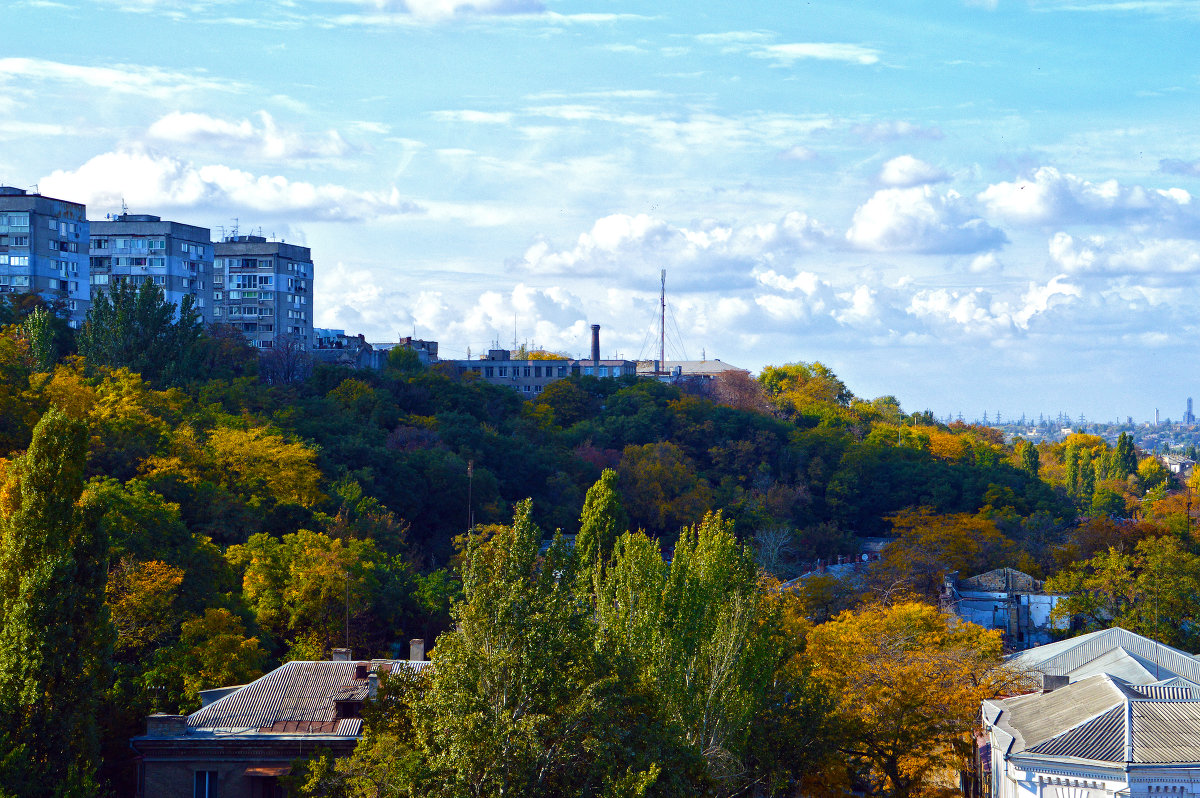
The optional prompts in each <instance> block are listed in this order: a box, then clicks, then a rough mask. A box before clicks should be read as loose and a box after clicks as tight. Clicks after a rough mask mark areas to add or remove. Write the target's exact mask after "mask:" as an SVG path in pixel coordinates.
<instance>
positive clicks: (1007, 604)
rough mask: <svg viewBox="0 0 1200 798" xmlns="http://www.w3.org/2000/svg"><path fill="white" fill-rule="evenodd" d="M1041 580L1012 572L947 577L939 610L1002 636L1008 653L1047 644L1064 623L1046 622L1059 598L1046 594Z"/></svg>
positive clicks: (1019, 572) (1062, 628) (949, 575)
mask: <svg viewBox="0 0 1200 798" xmlns="http://www.w3.org/2000/svg"><path fill="white" fill-rule="evenodd" d="M1043 587H1044V584H1043V582H1042V581H1041V580H1038V579H1034V578H1033V577H1032V576H1030V575H1029V574H1027V573H1024V572H1022V571H1018V570H1016V569H1014V568H997V569H996V570H994V571H988V572H987V573H983V574H979V575H977V576H972V577H969V578H967V579H959V578H958V574H957V573H951V574H948V575H947V576H946V578H945V580H944V582H943V584H942V595H941V606H942V608H943V609H945V610H948V611H950V612H953V613H954V614H955V615H957V616H958V617H960V618H962V619H963V620H966V621H970V622H971V623H975V624H978V625H980V626H982V627H984V628H985V629H999V630H1001V631H1002V632H1003V633H1004V637H1005V643H1006V645H1007V646H1008V648H1009V649H1022V648H1029V647H1030V646H1037V645H1041V644H1043V643H1049V642H1050V640H1051V639H1052V632H1053V631H1054V630H1065V629H1066V628H1067V625H1068V624H1067V623H1066V622H1060V623H1058V624H1055V623H1053V622H1052V621H1051V620H1050V612H1051V611H1052V610H1053V609H1054V605H1055V604H1057V603H1058V601H1059V599H1060V598H1062V597H1061V596H1057V595H1054V594H1050V593H1046V592H1045V591H1044V589H1043Z"/></svg>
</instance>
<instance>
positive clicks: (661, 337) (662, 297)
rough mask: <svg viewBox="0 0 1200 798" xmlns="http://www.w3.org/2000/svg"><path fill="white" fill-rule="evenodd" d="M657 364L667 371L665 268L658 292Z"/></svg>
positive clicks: (663, 370)
mask: <svg viewBox="0 0 1200 798" xmlns="http://www.w3.org/2000/svg"><path fill="white" fill-rule="evenodd" d="M658 306H659V317H658V366H659V368H660V369H662V372H663V373H664V374H665V373H666V372H667V270H666V269H663V270H662V290H661V291H660V292H659V294H658Z"/></svg>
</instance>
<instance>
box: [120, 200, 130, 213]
mask: <svg viewBox="0 0 1200 798" xmlns="http://www.w3.org/2000/svg"><path fill="white" fill-rule="evenodd" d="M127 213H129V206H128V205H126V204H125V198H124V197H121V215H122V216H124V215H125V214H127Z"/></svg>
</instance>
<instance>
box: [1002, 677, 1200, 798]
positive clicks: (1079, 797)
mask: <svg viewBox="0 0 1200 798" xmlns="http://www.w3.org/2000/svg"><path fill="white" fill-rule="evenodd" d="M1048 687H1049V688H1050V689H1049V690H1048V691H1043V692H1039V693H1032V694H1029V695H1023V696H1017V697H1014V698H1007V699H1003V700H998V701H985V702H984V704H983V724H984V731H985V732H986V733H987V735H988V748H987V751H986V754H987V761H986V762H985V768H984V777H985V781H984V783H985V784H986V785H987V788H988V790H987V791H988V794H989V795H990V796H991V798H1043V797H1044V796H1050V797H1051V798H1103V797H1106V796H1113V798H1116V796H1130V797H1131V798H1132V796H1142V795H1147V796H1148V795H1152V794H1153V795H1160V794H1163V793H1166V794H1174V795H1180V794H1190V793H1191V792H1192V791H1193V790H1194V788H1195V777H1196V774H1197V773H1200V688H1197V686H1196V685H1194V684H1192V683H1190V682H1186V681H1184V680H1176V679H1169V680H1165V681H1163V682H1156V683H1152V684H1146V685H1142V684H1131V683H1130V682H1128V681H1126V680H1124V679H1122V678H1120V677H1118V676H1112V675H1110V674H1106V673H1101V674H1097V675H1094V676H1089V677H1087V678H1085V679H1081V680H1079V681H1077V682H1073V683H1070V684H1067V685H1063V686H1059V687H1057V689H1054V685H1053V683H1051V684H1050V685H1049V686H1048Z"/></svg>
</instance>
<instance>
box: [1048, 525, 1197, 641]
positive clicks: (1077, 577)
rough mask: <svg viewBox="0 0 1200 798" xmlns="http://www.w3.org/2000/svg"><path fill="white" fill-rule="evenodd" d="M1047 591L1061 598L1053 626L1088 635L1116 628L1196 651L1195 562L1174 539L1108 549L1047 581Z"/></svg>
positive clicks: (1156, 538)
mask: <svg viewBox="0 0 1200 798" xmlns="http://www.w3.org/2000/svg"><path fill="white" fill-rule="evenodd" d="M1046 591H1047V592H1050V593H1059V594H1062V595H1063V596H1064V598H1062V599H1061V600H1059V602H1058V603H1057V604H1056V605H1055V607H1054V611H1053V613H1052V617H1053V618H1054V619H1055V620H1057V621H1064V622H1065V621H1070V620H1075V621H1078V622H1081V623H1082V624H1083V625H1084V627H1085V628H1086V629H1088V630H1089V631H1092V630H1096V629H1105V628H1108V627H1109V626H1121V627H1123V628H1125V629H1129V630H1130V631H1134V632H1137V633H1139V634H1143V635H1146V636H1147V637H1151V638H1153V639H1155V640H1160V641H1162V642H1164V643H1166V644H1167V645H1171V646H1175V647H1178V648H1184V649H1195V648H1196V647H1197V646H1198V645H1200V633H1197V631H1196V630H1197V629H1198V628H1200V612H1198V611H1197V607H1198V606H1200V557H1197V556H1196V555H1195V554H1193V553H1191V552H1189V551H1188V550H1187V549H1186V548H1184V546H1183V544H1182V543H1181V542H1180V541H1179V540H1178V539H1177V538H1174V537H1171V536H1167V535H1164V536H1160V537H1148V538H1144V539H1142V540H1139V541H1138V542H1137V543H1136V545H1135V546H1134V547H1133V549H1132V551H1120V550H1118V549H1116V548H1110V549H1108V550H1107V551H1105V552H1101V553H1099V554H1097V555H1095V556H1094V557H1092V558H1091V559H1089V560H1086V561H1084V562H1080V563H1076V564H1074V565H1072V566H1071V567H1069V568H1067V569H1066V570H1064V571H1061V572H1060V573H1058V574H1056V575H1054V576H1052V577H1051V578H1050V579H1049V580H1047V582H1046Z"/></svg>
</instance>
